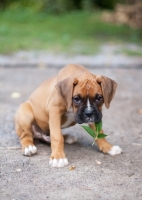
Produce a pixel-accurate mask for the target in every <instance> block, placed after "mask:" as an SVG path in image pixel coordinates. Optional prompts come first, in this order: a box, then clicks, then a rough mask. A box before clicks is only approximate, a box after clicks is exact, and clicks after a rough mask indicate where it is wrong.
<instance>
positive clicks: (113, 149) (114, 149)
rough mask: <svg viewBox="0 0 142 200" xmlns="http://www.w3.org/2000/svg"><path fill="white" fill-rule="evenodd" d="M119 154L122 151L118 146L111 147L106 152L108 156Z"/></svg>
mask: <svg viewBox="0 0 142 200" xmlns="http://www.w3.org/2000/svg"><path fill="white" fill-rule="evenodd" d="M120 153H122V149H121V148H120V147H119V146H113V147H112V148H111V149H110V151H109V152H108V154H110V155H112V156H114V155H117V154H120Z"/></svg>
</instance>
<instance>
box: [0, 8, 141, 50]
mask: <svg viewBox="0 0 142 200" xmlns="http://www.w3.org/2000/svg"><path fill="white" fill-rule="evenodd" d="M140 34H141V31H140V30H134V29H131V28H129V27H128V26H124V25H114V24H107V23H104V22H102V21H101V12H99V11H96V12H93V13H91V12H72V13H69V14H63V15H56V16H53V15H47V14H45V13H32V12H31V11H28V10H15V11H10V10H7V11H5V12H2V11H1V12H0V53H5V54H7V53H11V52H15V51H18V50H47V51H49V52H55V53H59V52H66V53H69V54H76V53H78V54H95V53H97V52H98V51H99V48H100V46H101V45H102V44H104V43H116V44H118V43H124V42H125V43H126V42H130V43H138V44H142V42H141V38H140Z"/></svg>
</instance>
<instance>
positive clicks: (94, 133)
mask: <svg viewBox="0 0 142 200" xmlns="http://www.w3.org/2000/svg"><path fill="white" fill-rule="evenodd" d="M82 127H83V128H84V129H85V131H87V132H88V133H89V134H90V135H91V136H92V137H93V138H94V142H95V141H96V139H100V138H105V137H106V136H108V135H106V134H104V133H100V132H101V130H102V121H100V122H98V123H95V127H96V131H95V130H93V129H92V128H91V127H89V126H85V125H82ZM94 142H93V144H94ZM93 144H92V145H93Z"/></svg>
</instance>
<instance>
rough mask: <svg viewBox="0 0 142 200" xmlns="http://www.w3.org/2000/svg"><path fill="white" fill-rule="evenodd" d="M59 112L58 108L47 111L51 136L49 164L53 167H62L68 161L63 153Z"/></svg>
mask: <svg viewBox="0 0 142 200" xmlns="http://www.w3.org/2000/svg"><path fill="white" fill-rule="evenodd" d="M61 116H62V115H61V112H60V111H59V109H58V108H52V109H50V111H49V127H50V136H51V149H52V153H51V157H50V161H49V164H51V165H52V166H53V167H64V166H66V165H68V160H67V158H66V157H65V153H64V138H63V135H62V132H61Z"/></svg>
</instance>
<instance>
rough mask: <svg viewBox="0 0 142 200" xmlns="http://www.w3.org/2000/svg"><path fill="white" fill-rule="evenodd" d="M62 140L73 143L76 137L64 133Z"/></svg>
mask: <svg viewBox="0 0 142 200" xmlns="http://www.w3.org/2000/svg"><path fill="white" fill-rule="evenodd" d="M64 141H65V143H67V144H73V143H75V142H77V137H75V136H73V135H65V136H64Z"/></svg>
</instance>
